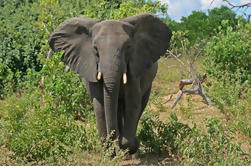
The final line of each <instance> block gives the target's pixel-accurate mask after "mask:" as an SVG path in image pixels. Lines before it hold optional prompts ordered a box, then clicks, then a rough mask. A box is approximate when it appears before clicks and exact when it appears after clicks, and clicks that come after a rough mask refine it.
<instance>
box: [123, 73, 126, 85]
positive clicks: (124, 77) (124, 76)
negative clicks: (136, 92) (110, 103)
mask: <svg viewBox="0 0 251 166" xmlns="http://www.w3.org/2000/svg"><path fill="white" fill-rule="evenodd" d="M123 83H124V84H126V83H127V76H126V73H123Z"/></svg>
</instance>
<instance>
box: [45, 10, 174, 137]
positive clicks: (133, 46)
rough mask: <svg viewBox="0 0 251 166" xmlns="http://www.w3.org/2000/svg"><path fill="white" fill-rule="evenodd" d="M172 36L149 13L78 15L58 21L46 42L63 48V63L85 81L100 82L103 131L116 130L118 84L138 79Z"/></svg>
mask: <svg viewBox="0 0 251 166" xmlns="http://www.w3.org/2000/svg"><path fill="white" fill-rule="evenodd" d="M171 35H172V34H171V31H170V29H169V28H168V27H167V26H166V24H164V23H163V22H162V21H161V20H159V19H158V18H157V17H155V16H153V15H150V14H140V15H135V16H132V17H128V18H125V19H121V20H105V21H100V20H97V19H91V18H86V17H77V18H70V19H68V20H66V21H64V22H63V23H61V24H60V25H59V26H58V27H57V28H56V30H55V31H54V32H53V33H52V34H51V36H50V39H49V45H50V47H51V48H52V49H53V50H54V51H58V50H64V54H63V56H62V60H63V62H64V63H65V64H66V65H68V66H69V67H70V68H71V69H72V70H74V71H75V72H76V73H78V74H79V75H80V76H81V77H82V78H83V79H84V80H86V81H87V82H102V84H103V92H102V93H103V99H104V101H103V102H104V112H105V121H106V130H107V133H110V132H111V131H112V130H115V133H118V132H119V131H117V130H118V122H117V112H118V111H117V109H118V98H119V95H120V91H121V90H120V89H121V86H122V87H123V83H124V84H126V83H127V82H129V81H130V80H132V79H138V78H140V77H141V76H142V75H143V74H144V73H145V72H146V71H147V70H148V69H149V68H150V67H151V66H152V65H153V64H154V63H155V62H156V61H157V60H158V59H159V58H160V56H162V55H164V54H165V52H166V50H167V48H168V46H169V41H170V38H171ZM125 86H126V85H125Z"/></svg>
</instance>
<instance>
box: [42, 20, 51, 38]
mask: <svg viewBox="0 0 251 166" xmlns="http://www.w3.org/2000/svg"><path fill="white" fill-rule="evenodd" d="M42 25H43V27H44V29H45V32H46V33H47V34H48V35H49V34H50V32H49V31H48V29H47V27H46V25H45V23H44V22H43V21H42Z"/></svg>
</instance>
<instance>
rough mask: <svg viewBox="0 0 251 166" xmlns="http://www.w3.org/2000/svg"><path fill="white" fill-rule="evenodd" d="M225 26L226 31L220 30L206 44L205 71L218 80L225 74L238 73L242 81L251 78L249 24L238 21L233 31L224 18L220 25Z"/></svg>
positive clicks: (250, 30)
mask: <svg viewBox="0 0 251 166" xmlns="http://www.w3.org/2000/svg"><path fill="white" fill-rule="evenodd" d="M225 26H227V30H226V32H225V31H223V30H222V31H220V32H219V33H218V34H217V35H216V36H214V37H213V38H212V40H210V41H209V42H208V44H207V46H206V54H207V59H206V60H205V62H204V66H205V69H206V72H207V73H208V74H209V75H210V76H214V77H215V78H217V79H218V80H221V79H224V78H225V76H226V74H228V75H230V77H234V75H235V74H236V73H238V74H239V77H238V78H240V79H241V81H242V82H244V81H246V80H249V79H250V78H251V76H250V74H251V73H250V71H251V70H250V68H251V40H250V33H251V24H249V23H245V24H244V25H243V23H240V24H239V25H238V27H237V30H236V31H234V30H233V28H232V27H230V26H228V21H226V20H225V21H222V27H225ZM222 27H220V30H221V28H222ZM234 78H236V77H234ZM250 81H251V80H249V82H250Z"/></svg>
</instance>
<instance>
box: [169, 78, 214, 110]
mask: <svg viewBox="0 0 251 166" xmlns="http://www.w3.org/2000/svg"><path fill="white" fill-rule="evenodd" d="M206 78H207V76H206V74H204V75H203V76H202V77H200V76H197V77H196V78H194V79H184V80H181V81H180V84H179V90H180V94H179V95H178V97H177V98H176V100H175V101H174V103H173V104H172V106H171V108H174V107H175V106H176V104H177V103H178V101H179V100H180V98H181V97H182V95H183V94H184V93H187V94H199V95H200V96H201V97H202V98H203V99H204V100H205V101H206V103H207V104H209V105H212V102H211V100H210V99H209V98H208V97H207V96H206V95H205V94H204V93H203V90H202V86H201V84H202V83H203V82H204V81H205V80H206ZM190 84H193V85H194V89H191V90H183V88H184V86H185V85H190Z"/></svg>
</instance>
